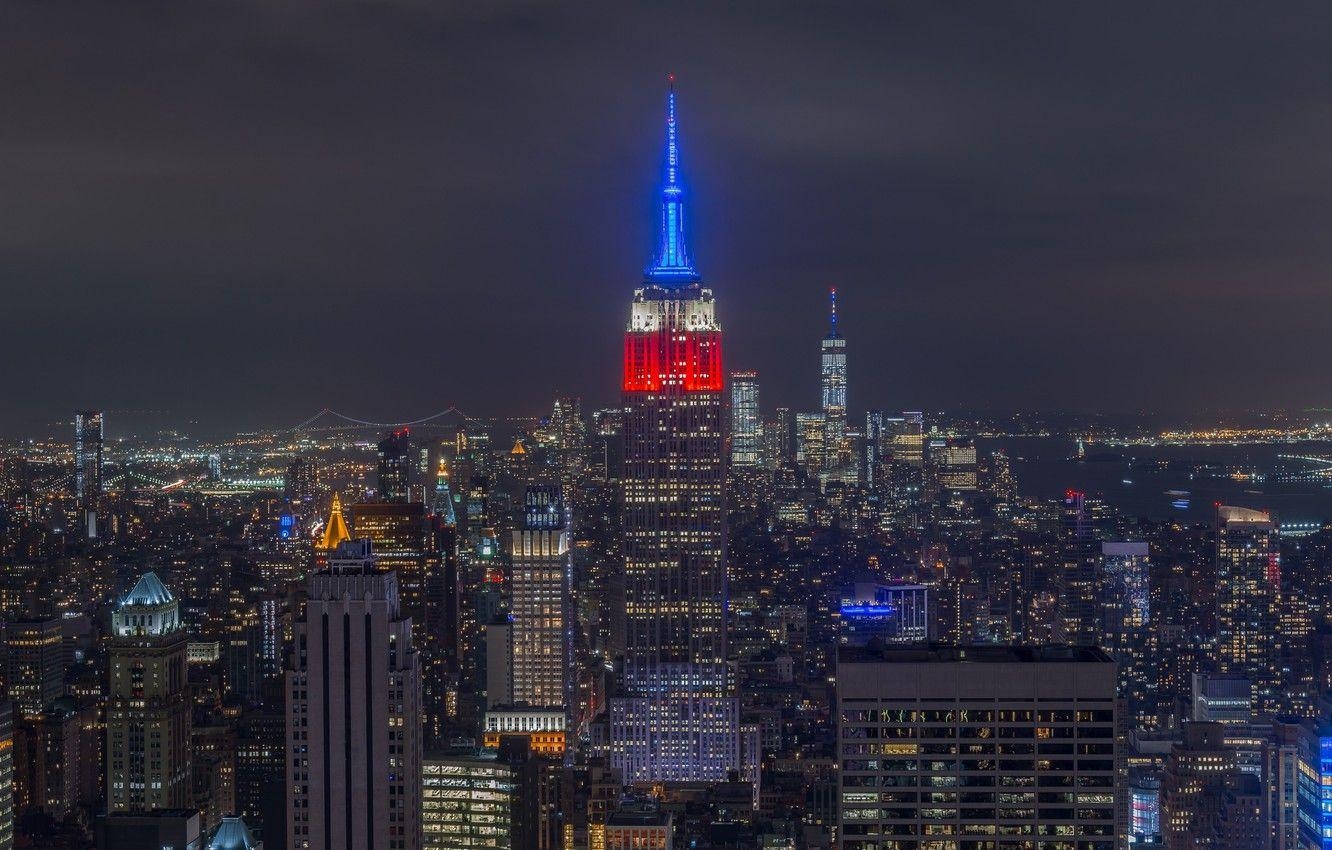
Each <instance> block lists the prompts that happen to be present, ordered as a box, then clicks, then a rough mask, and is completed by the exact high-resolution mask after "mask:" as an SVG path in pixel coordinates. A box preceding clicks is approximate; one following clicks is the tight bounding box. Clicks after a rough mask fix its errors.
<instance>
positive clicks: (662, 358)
mask: <svg viewBox="0 0 1332 850" xmlns="http://www.w3.org/2000/svg"><path fill="white" fill-rule="evenodd" d="M660 227H661V230H660V242H659V247H658V249H657V253H656V258H655V260H654V262H653V263H652V265H651V266H650V267H649V268H648V269H647V272H646V274H645V279H644V281H643V285H642V286H641V287H640V288H639V289H637V290H635V292H634V300H633V307H632V310H631V312H630V319H629V326H628V329H627V331H626V333H625V337H624V383H623V389H624V418H625V423H624V494H623V529H624V571H625V577H624V582H625V631H626V635H625V645H626V646H625V658H624V675H623V691H622V693H621V694H620V695H619V696H618V697H616V698H614V699H613V700H611V706H610V724H611V758H612V762H613V764H614V766H615V767H617V768H619V769H620V770H621V772H622V776H623V777H624V780H625V781H626V782H642V781H672V780H680V781H698V780H722V779H725V778H726V775H727V771H729V770H733V769H737V768H739V766H740V765H739V717H738V714H739V706H738V701H737V699H736V698H735V695H734V693H733V691H732V689H731V687H730V686H729V684H728V677H727V670H726V605H727V584H726V563H725V552H726V540H725V522H724V520H725V518H724V516H723V506H724V495H725V494H724V486H725V475H724V472H725V464H724V462H723V460H724V459H723V428H724V421H723V418H722V416H723V414H722V384H723V372H722V350H721V326H720V325H719V324H718V323H717V318H716V311H715V302H714V301H713V297H712V290H711V289H708V288H705V287H704V286H703V285H702V278H701V277H700V275H699V273H698V272H697V271H696V270H695V268H694V265H693V263H692V262H691V260H690V259H689V254H688V252H687V250H686V248H685V230H684V187H683V185H682V183H681V180H680V150H679V139H678V135H677V128H676V119H675V86H674V78H671V88H670V92H669V93H668V95H667V100H666V163H665V181H664V185H663V187H662V196H661V223H660Z"/></svg>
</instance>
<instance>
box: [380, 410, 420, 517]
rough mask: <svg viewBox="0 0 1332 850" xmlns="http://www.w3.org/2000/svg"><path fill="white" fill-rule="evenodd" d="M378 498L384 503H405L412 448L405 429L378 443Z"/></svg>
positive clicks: (410, 471) (409, 487) (392, 433)
mask: <svg viewBox="0 0 1332 850" xmlns="http://www.w3.org/2000/svg"><path fill="white" fill-rule="evenodd" d="M378 449H379V498H380V500H381V501H385V502H406V501H408V500H409V498H410V490H411V481H412V461H413V458H412V446H411V440H410V438H409V437H408V434H407V429H406V428H403V429H401V430H398V431H393V432H391V433H390V434H388V435H387V436H386V437H384V439H383V440H381V441H380V443H379V446H378Z"/></svg>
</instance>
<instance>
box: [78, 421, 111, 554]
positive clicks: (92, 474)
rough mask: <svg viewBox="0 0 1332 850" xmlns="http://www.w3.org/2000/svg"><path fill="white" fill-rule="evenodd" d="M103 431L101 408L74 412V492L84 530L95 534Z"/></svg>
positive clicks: (91, 534)
mask: <svg viewBox="0 0 1332 850" xmlns="http://www.w3.org/2000/svg"><path fill="white" fill-rule="evenodd" d="M105 440H106V432H105V427H104V422H103V417H102V411H100V410H80V411H77V412H76V413H75V414H74V495H75V497H76V498H77V499H78V500H79V511H80V516H81V517H82V522H83V529H84V531H85V532H86V533H87V535H88V536H89V537H96V536H97V503H98V500H100V499H101V498H102V488H103V484H104V482H103V478H102V445H103V443H104V442H105Z"/></svg>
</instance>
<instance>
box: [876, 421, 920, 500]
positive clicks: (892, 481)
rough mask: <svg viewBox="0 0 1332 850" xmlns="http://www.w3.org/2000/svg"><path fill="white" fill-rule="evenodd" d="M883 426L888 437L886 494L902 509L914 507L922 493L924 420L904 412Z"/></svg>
mask: <svg viewBox="0 0 1332 850" xmlns="http://www.w3.org/2000/svg"><path fill="white" fill-rule="evenodd" d="M885 425H886V426H887V429H888V432H889V434H890V435H891V452H892V459H891V460H890V461H889V467H888V476H889V485H888V486H889V494H890V495H891V496H892V498H893V500H894V501H896V502H898V503H899V504H902V505H914V504H916V503H917V502H919V501H920V498H921V496H922V494H923V493H924V487H925V482H924V471H925V469H924V468H925V416H924V414H922V413H919V412H912V411H908V412H906V413H903V414H902V415H901V416H900V417H890V418H889V419H888V420H887V421H886V423H885Z"/></svg>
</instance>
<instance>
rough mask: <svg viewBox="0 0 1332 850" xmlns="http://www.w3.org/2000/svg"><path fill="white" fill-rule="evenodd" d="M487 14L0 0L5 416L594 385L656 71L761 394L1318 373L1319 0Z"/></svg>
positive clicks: (1088, 393)
mask: <svg viewBox="0 0 1332 850" xmlns="http://www.w3.org/2000/svg"><path fill="white" fill-rule="evenodd" d="M478 5H480V4H478ZM1163 5H1165V6H1169V8H1162V6H1163ZM472 6H473V4H471V3H441V2H434V0H382V1H381V2H309V3H306V2H285V0H263V2H253V3H235V2H221V0H218V2H204V3H200V2H192V3H181V2H143V3H106V2H100V1H99V2H88V3H69V2H35V0H22V2H20V0H0V80H3V81H4V82H3V85H0V296H2V298H0V304H3V316H4V319H5V321H4V322H3V332H0V363H2V364H3V367H2V368H0V374H3V376H4V379H3V392H4V395H3V403H0V433H6V434H33V435H41V434H44V433H48V432H50V431H51V430H52V429H53V428H54V427H55V426H52V425H50V424H49V423H53V422H59V421H61V420H65V419H67V418H68V417H69V414H70V411H72V410H73V409H75V408H77V407H85V406H88V407H104V408H106V409H108V410H109V411H111V413H110V414H109V416H108V428H109V430H110V432H111V433H113V434H116V433H121V429H120V428H118V427H117V424H118V422H121V423H123V422H128V421H136V422H139V421H149V420H152V421H155V422H161V423H163V424H166V423H173V424H182V423H188V422H201V423H204V424H203V425H202V426H200V427H204V428H207V429H209V430H215V429H218V428H224V429H225V428H240V427H252V426H256V425H282V424H292V423H295V422H297V421H300V420H301V419H304V418H306V417H307V416H308V415H310V414H311V413H313V412H315V411H317V410H318V409H320V408H322V407H325V406H328V407H332V408H335V409H338V410H342V411H345V412H347V413H351V414H353V415H357V416H361V417H365V418H369V419H377V420H403V419H412V418H416V417H419V416H423V415H426V414H429V413H432V412H434V411H436V410H440V409H442V408H445V407H448V406H449V405H457V406H459V407H461V408H463V409H464V410H467V411H468V412H472V413H476V414H504V415H510V414H535V413H537V412H540V411H543V410H545V409H546V408H547V406H548V404H549V401H550V399H551V398H552V397H553V396H554V395H555V394H556V393H578V394H582V395H583V396H584V397H585V399H586V403H587V404H588V405H589V407H594V406H601V405H607V404H612V403H615V402H616V400H617V398H618V389H617V388H618V380H619V357H620V344H621V343H620V334H621V332H622V330H623V324H624V322H625V320H626V319H627V316H628V309H629V299H630V297H631V292H632V289H633V287H634V286H635V285H636V284H637V283H638V282H639V281H640V279H641V273H642V269H643V268H644V266H645V265H646V264H647V261H648V258H649V254H650V251H651V247H652V241H653V230H652V228H653V216H654V213H655V207H654V204H655V200H656V198H655V195H654V190H655V187H656V186H657V184H658V182H659V180H660V176H659V175H660V165H661V149H662V136H663V126H662V125H663V108H664V107H663V100H664V82H663V78H664V75H665V73H666V72H667V71H674V72H675V73H676V75H677V77H678V80H679V83H678V91H679V109H680V126H681V133H682V155H683V167H684V175H685V179H686V181H687V184H688V186H689V190H690V195H689V205H690V206H689V214H690V216H691V225H690V230H691V248H692V253H693V256H694V259H695V261H696V263H697V265H698V267H699V269H700V270H701V271H702V272H703V274H704V277H705V279H706V281H707V282H708V283H709V284H710V285H711V286H712V287H713V289H714V291H715V292H716V294H717V297H718V300H719V305H720V309H719V312H720V315H721V319H722V322H723V324H724V327H725V328H726V329H727V337H726V345H727V360H728V364H727V365H728V368H730V369H740V368H754V369H757V370H759V373H760V376H761V380H762V393H763V406H764V407H765V409H767V410H771V408H772V407H774V406H776V405H789V406H793V407H796V408H805V409H813V408H814V407H815V406H816V405H817V400H818V396H817V369H818V364H817V357H818V341H819V338H820V337H821V336H822V335H823V333H824V332H825V329H826V324H825V315H824V311H825V299H826V295H827V290H828V287H829V285H833V284H835V285H836V286H837V287H838V289H839V293H840V302H841V307H842V311H843V315H842V321H841V326H842V329H843V332H844V335H845V336H847V337H848V338H849V346H850V357H851V360H850V402H851V407H852V411H853V414H858V413H859V411H861V410H863V409H864V408H866V407H869V406H875V407H883V408H887V409H902V408H924V409H927V410H929V409H939V408H950V409H957V408H972V409H974V408H998V409H1032V408H1037V409H1042V410H1083V411H1106V412H1122V411H1138V410H1152V411H1161V412H1165V413H1171V414H1180V413H1189V412H1195V411H1197V410H1199V409H1200V408H1203V407H1207V408H1231V409H1238V408H1255V407H1263V406H1276V405H1282V406H1289V407H1294V408H1302V407H1309V406H1332V378H1329V376H1328V372H1329V369H1328V366H1329V363H1330V362H1332V335H1329V333H1328V331H1327V329H1328V326H1329V318H1330V317H1332V285H1330V284H1332V239H1329V234H1330V233H1332V50H1329V49H1328V45H1329V44H1330V43H1332V5H1329V4H1326V3H1310V4H1296V3H1283V4H1266V3H1236V4H1230V3H1210V2H1209V3H1197V4H1193V3H1172V4H1158V3H1115V4H1109V3H1074V4H1056V3H1007V2H1006V3H983V2H978V3H969V4H960V3H950V2H941V3H912V4H900V3H883V2H874V3H865V4H845V5H835V6H834V5H829V4H801V5H799V6H797V5H795V4H773V3H768V2H762V3H754V4H741V3H722V4H713V3H705V4H697V5H692V4H691V5H687V6H682V5H679V4H673V3H672V4H668V3H660V4H656V3H654V4H643V5H639V6H635V7H632V8H629V7H627V6H625V5H623V4H620V3H608V4H604V5H603V4H592V3H573V4H559V5H556V4H528V3H517V2H511V3H488V4H484V6H483V8H475V9H474V8H471V7H472ZM145 411H153V412H151V413H145Z"/></svg>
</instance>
